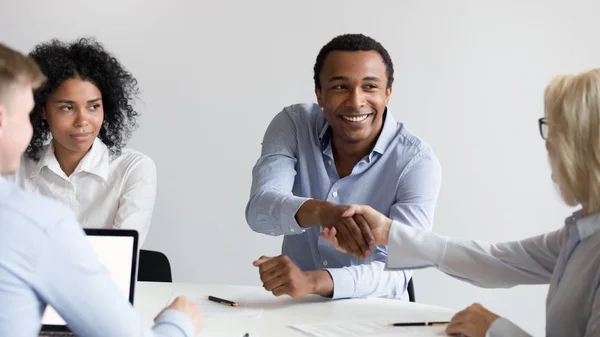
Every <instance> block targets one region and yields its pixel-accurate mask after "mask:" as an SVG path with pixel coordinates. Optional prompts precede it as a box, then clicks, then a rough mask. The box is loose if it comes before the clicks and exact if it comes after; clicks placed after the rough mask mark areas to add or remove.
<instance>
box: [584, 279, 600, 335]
mask: <svg viewBox="0 0 600 337" xmlns="http://www.w3.org/2000/svg"><path fill="white" fill-rule="evenodd" d="M584 337H600V287H599V288H598V289H596V294H595V295H594V303H593V304H592V310H591V313H590V319H589V321H588V323H587V326H586V329H585V335H584Z"/></svg>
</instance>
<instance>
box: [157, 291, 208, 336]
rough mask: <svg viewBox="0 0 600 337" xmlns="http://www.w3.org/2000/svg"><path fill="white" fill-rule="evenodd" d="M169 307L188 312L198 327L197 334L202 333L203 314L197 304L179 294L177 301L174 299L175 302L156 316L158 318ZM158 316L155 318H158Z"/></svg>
mask: <svg viewBox="0 0 600 337" xmlns="http://www.w3.org/2000/svg"><path fill="white" fill-rule="evenodd" d="M168 309H173V310H178V311H181V312H183V313H184V314H186V315H187V316H188V317H189V318H191V319H192V322H193V323H194V327H195V328H196V335H198V334H199V333H200V331H201V330H202V325H203V316H202V313H201V312H200V309H199V308H198V306H197V305H196V304H194V303H193V302H192V301H190V300H189V299H187V298H186V297H184V296H179V297H177V298H176V299H175V301H173V303H171V305H169V306H168V307H166V308H164V309H163V310H162V311H161V312H160V313H159V314H158V315H157V316H156V318H158V316H160V314H162V313H163V312H164V311H165V310H168ZM156 318H155V319H154V320H156Z"/></svg>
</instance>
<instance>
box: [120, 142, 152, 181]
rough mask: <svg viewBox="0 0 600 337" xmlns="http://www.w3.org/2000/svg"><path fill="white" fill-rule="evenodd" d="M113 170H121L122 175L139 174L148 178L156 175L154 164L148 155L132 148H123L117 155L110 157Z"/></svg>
mask: <svg viewBox="0 0 600 337" xmlns="http://www.w3.org/2000/svg"><path fill="white" fill-rule="evenodd" d="M110 167H111V170H113V171H119V172H122V173H123V174H124V175H128V174H141V175H145V176H148V178H151V177H154V178H155V177H156V164H155V163H154V160H153V159H152V158H150V156H148V155H146V154H144V153H142V152H141V151H138V150H134V149H132V148H124V149H123V150H121V153H120V154H119V155H117V156H112V157H111V159H110Z"/></svg>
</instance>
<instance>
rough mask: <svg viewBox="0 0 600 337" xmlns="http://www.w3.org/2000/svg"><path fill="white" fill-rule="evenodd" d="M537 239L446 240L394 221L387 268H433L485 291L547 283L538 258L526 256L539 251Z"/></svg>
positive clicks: (545, 269)
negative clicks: (507, 240) (500, 240)
mask: <svg viewBox="0 0 600 337" xmlns="http://www.w3.org/2000/svg"><path fill="white" fill-rule="evenodd" d="M541 239H543V238H539V239H538V238H532V239H529V240H523V241H515V242H507V243H499V244H495V245H493V244H489V243H485V242H479V241H473V240H458V239H451V238H446V237H443V236H440V235H437V234H435V233H431V232H428V231H423V230H419V229H416V228H411V227H409V226H406V225H404V224H401V223H399V222H397V221H394V223H393V224H392V227H391V229H390V234H389V238H388V254H389V257H388V262H387V268H388V269H390V270H395V269H416V268H425V267H436V268H438V269H439V270H440V271H442V272H444V273H446V274H448V275H450V276H453V277H456V278H458V279H461V280H463V281H467V282H469V283H472V284H474V285H477V286H480V287H489V288H492V287H510V286H514V285H517V284H541V283H547V282H548V281H549V280H550V276H551V274H552V270H551V269H548V268H547V267H545V266H544V264H542V263H540V261H542V257H541V256H532V255H530V252H533V251H534V250H532V247H531V246H536V245H539V247H541V245H542V243H541V242H540V241H543V240H541ZM539 247H538V249H539ZM536 258H537V260H536Z"/></svg>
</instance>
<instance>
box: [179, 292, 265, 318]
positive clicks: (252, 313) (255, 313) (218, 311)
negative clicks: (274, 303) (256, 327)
mask: <svg viewBox="0 0 600 337" xmlns="http://www.w3.org/2000/svg"><path fill="white" fill-rule="evenodd" d="M178 296H185V297H187V298H188V299H189V300H190V301H192V302H194V303H195V304H197V305H198V307H200V311H201V312H202V313H203V314H204V317H219V316H221V317H226V316H227V317H249V318H260V316H262V313H263V308H249V307H247V306H246V300H245V299H244V300H242V301H239V300H237V301H235V302H236V303H237V304H238V306H237V307H231V306H228V305H224V304H220V303H216V302H213V301H209V300H207V299H206V298H205V297H206V296H207V295H204V294H198V293H174V294H173V295H172V296H171V299H169V302H168V303H167V305H169V304H171V303H172V302H173V301H174V300H175V298H177V297H178ZM228 300H229V299H228Z"/></svg>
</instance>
